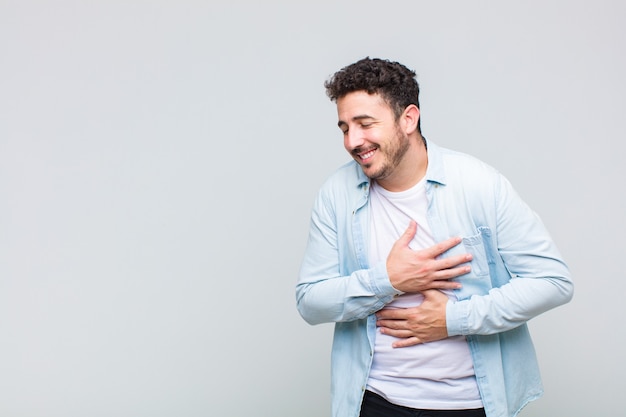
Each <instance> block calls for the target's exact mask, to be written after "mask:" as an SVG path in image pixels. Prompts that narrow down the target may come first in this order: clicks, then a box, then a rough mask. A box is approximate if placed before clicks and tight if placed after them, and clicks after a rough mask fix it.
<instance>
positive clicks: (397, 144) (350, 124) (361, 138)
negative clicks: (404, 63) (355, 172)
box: [337, 91, 411, 180]
mask: <svg viewBox="0 0 626 417" xmlns="http://www.w3.org/2000/svg"><path fill="white" fill-rule="evenodd" d="M337 113H338V116H339V122H338V123H337V124H338V125H339V128H340V129H341V131H342V132H343V144H344V147H345V148H346V151H348V153H349V154H350V155H351V156H352V158H354V160H355V161H356V162H358V163H359V164H360V165H361V168H362V169H363V172H364V173H365V175H367V176H368V177H369V178H371V179H373V180H385V179H389V177H390V176H391V175H392V174H393V173H394V172H395V171H396V170H397V169H398V167H399V166H400V164H401V162H402V160H403V157H404V156H405V155H406V152H407V150H408V149H409V147H410V146H411V142H410V140H409V137H408V136H407V135H406V133H404V132H402V130H401V129H400V126H399V125H398V123H397V121H396V118H395V116H394V113H393V111H392V110H391V107H390V106H389V105H388V104H387V103H386V102H385V101H384V100H383V99H382V97H380V96H379V95H378V94H368V93H367V92H365V91H356V92H353V93H349V94H347V95H345V96H344V97H342V98H340V99H338V100H337Z"/></svg>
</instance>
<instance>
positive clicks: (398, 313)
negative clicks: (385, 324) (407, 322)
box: [376, 307, 416, 320]
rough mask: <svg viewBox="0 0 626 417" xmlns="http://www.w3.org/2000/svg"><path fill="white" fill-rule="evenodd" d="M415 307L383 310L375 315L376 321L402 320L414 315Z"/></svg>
mask: <svg viewBox="0 0 626 417" xmlns="http://www.w3.org/2000/svg"><path fill="white" fill-rule="evenodd" d="M415 309H416V308H415V307H413V308H412V307H409V308H385V309H382V310H379V311H378V312H377V313H376V318H377V319H388V320H404V319H406V318H407V317H409V316H410V315H411V314H412V313H414V310H415Z"/></svg>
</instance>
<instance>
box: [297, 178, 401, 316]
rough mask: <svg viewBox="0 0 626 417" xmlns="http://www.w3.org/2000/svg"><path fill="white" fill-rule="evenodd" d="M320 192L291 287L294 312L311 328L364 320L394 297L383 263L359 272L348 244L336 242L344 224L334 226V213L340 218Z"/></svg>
mask: <svg viewBox="0 0 626 417" xmlns="http://www.w3.org/2000/svg"><path fill="white" fill-rule="evenodd" d="M324 191H325V190H322V191H321V192H320V193H319V194H318V197H317V199H316V201H315V204H314V206H313V211H312V214H311V224H310V230H309V238H308V242H307V247H306V250H305V254H304V259H303V261H302V266H301V269H300V277H299V280H298V283H297V285H296V302H297V307H298V311H299V312H300V314H301V316H302V317H303V318H304V319H305V320H306V321H307V322H308V323H310V324H319V323H325V322H340V321H350V320H356V319H360V318H364V317H367V316H368V315H369V314H371V313H373V312H375V311H377V310H379V309H380V308H382V307H383V306H384V305H385V304H387V303H388V302H389V301H391V300H392V299H393V297H394V296H395V295H396V294H398V293H399V292H398V291H397V290H396V289H394V288H393V287H392V286H391V283H390V282H389V278H388V276H387V271H386V270H385V266H384V264H382V263H381V264H379V265H375V266H374V267H372V268H369V269H362V268H361V267H360V265H359V264H360V262H359V260H357V259H356V253H353V252H355V251H354V250H353V249H352V248H351V246H352V245H348V244H347V242H343V241H340V239H344V240H345V239H347V238H346V236H345V235H346V231H345V230H339V229H340V227H344V226H343V225H341V226H338V215H344V214H343V213H339V214H336V213H335V207H334V205H333V204H332V198H331V196H330V195H328V194H327V193H325V192H324ZM345 216H347V215H345ZM341 220H342V219H339V223H341ZM340 261H341V264H340Z"/></svg>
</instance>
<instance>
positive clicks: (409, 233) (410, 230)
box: [396, 220, 417, 246]
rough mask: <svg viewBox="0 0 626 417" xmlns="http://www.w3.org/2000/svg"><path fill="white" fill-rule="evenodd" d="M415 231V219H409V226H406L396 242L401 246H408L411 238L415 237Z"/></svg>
mask: <svg viewBox="0 0 626 417" xmlns="http://www.w3.org/2000/svg"><path fill="white" fill-rule="evenodd" d="M415 233H417V222H415V220H411V221H410V222H409V227H407V228H406V230H405V231H404V233H402V235H401V236H400V237H399V238H398V240H397V241H396V243H398V244H401V245H403V246H409V243H411V240H413V238H414V237H415Z"/></svg>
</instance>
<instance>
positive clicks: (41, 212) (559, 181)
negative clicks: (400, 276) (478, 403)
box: [0, 0, 626, 417]
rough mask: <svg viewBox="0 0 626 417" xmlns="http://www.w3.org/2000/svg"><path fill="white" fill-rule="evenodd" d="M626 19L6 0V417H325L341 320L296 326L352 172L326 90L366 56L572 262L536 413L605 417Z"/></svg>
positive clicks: (1, 387)
mask: <svg viewBox="0 0 626 417" xmlns="http://www.w3.org/2000/svg"><path fill="white" fill-rule="evenodd" d="M216 3H217V4H216ZM383 4H384V5H383ZM625 18H626V6H625V5H624V3H623V2H619V1H595V2H591V1H565V0H562V1H538V0H533V1H525V2H500V1H473V2H468V1H448V2H432V1H391V2H379V1H356V0H351V1H343V2H342V1H337V2H330V1H316V2H308V3H307V4H304V3H302V2H292V1H286V0H284V1H266V2H253V1H248V2H245V1H228V2H226V1H221V2H211V1H203V2H201V1H164V0H161V1H139V0H130V1H110V0H109V1H105V0H102V1H90V2H87V1H85V2H80V1H56V2H46V1H40V2H38V1H32V0H22V1H19V0H15V1H11V0H1V1H0V339H1V340H0V416H3V417H4V416H7V417H22V416H23V417H56V416H59V417H61V416H62V417H79V416H80V417H83V416H90V417H98V416H107V417H109V416H118V417H138V416H146V417H147V416H149V417H159V416H167V417H170V416H184V417H193V416H209V415H222V416H233V417H239V416H247V415H256V416H267V417H276V416H285V417H286V416H298V417H319V416H328V415H329V413H328V408H329V394H328V382H329V370H328V367H329V364H328V361H329V351H330V343H331V332H332V326H331V325H321V326H316V327H311V326H308V325H307V324H305V323H304V321H302V320H301V319H300V317H299V316H298V314H297V312H296V310H295V302H294V294H293V286H294V283H295V280H296V275H297V271H298V267H299V263H300V259H301V256H302V251H303V249H304V244H305V241H306V233H307V227H308V216H309V209H310V207H311V204H312V199H313V196H314V194H315V192H316V191H317V188H318V187H319V186H320V184H321V182H322V181H323V180H324V178H326V176H327V175H328V174H330V172H331V171H332V170H333V169H335V167H336V166H337V165H339V164H340V163H343V162H344V161H346V160H348V155H347V154H345V151H344V150H343V146H342V139H341V135H340V132H339V130H338V129H337V127H336V114H335V108H334V105H333V104H332V103H331V102H329V101H328V100H327V99H326V97H325V95H324V91H323V86H322V84H323V81H324V80H325V79H326V78H327V77H328V76H329V75H330V74H332V73H333V72H334V71H335V70H337V69H339V68H340V67H342V66H344V65H347V64H349V63H351V62H353V61H355V60H357V59H359V58H362V57H364V56H371V57H383V58H390V59H393V60H398V61H400V62H403V63H405V64H406V65H408V66H409V67H411V68H414V69H415V70H416V71H417V73H418V79H419V81H420V83H421V86H422V90H423V94H422V103H421V104H422V129H423V132H424V133H425V135H426V136H427V137H428V138H429V139H430V140H432V141H435V142H437V143H439V144H440V145H443V146H447V147H451V148H456V149H459V150H462V151H466V152H469V153H472V154H474V155H475V156H478V157H479V158H481V159H483V160H485V161H487V162H489V163H491V164H492V165H494V166H495V167H497V168H498V169H499V170H501V171H502V172H503V173H504V174H505V175H506V176H507V177H509V179H510V180H511V181H512V182H513V184H514V185H515V186H516V188H517V189H518V191H519V192H520V194H521V195H522V196H523V197H524V198H525V199H526V200H527V201H528V202H529V203H530V204H531V205H532V206H533V207H534V208H535V210H536V211H537V212H538V213H539V214H540V215H541V217H542V219H543V220H544V222H545V223H546V224H547V226H548V228H549V229H550V230H551V232H552V234H553V236H554V238H555V240H556V241H557V243H558V245H559V247H560V248H561V251H562V252H563V254H564V256H565V258H566V259H567V260H568V261H569V263H570V266H571V269H572V271H573V274H574V277H575V281H576V284H577V287H576V295H575V298H574V300H573V301H572V303H570V304H568V305H566V306H563V307H560V308H558V309H556V310H553V311H551V312H549V313H547V314H545V315H544V316H541V317H539V318H537V319H534V320H532V321H531V323H530V326H531V331H532V332H533V335H534V339H535V342H536V347H537V351H538V355H539V359H540V363H541V366H542V370H543V376H544V382H545V387H546V395H545V396H544V397H543V398H542V399H541V400H539V401H538V402H535V403H533V404H532V405H530V406H529V407H527V408H526V409H525V410H524V412H522V416H523V417H539V416H557V415H567V416H572V417H578V416H580V417H582V416H588V415H597V416H607V415H615V411H614V410H615V409H621V408H620V406H621V398H620V396H619V393H618V387H619V386H620V384H619V383H618V381H620V380H621V377H622V376H623V375H624V373H626V369H625V361H624V360H623V354H622V351H623V345H624V324H623V320H622V319H621V318H622V317H623V314H622V308H621V304H622V301H621V300H620V298H621V297H622V295H623V294H624V293H625V292H626V284H625V278H624V273H623V270H622V269H623V268H621V267H618V266H619V265H620V264H621V263H622V259H623V254H622V246H623V245H622V244H620V242H621V241H622V240H623V236H624V235H625V234H626V227H625V225H626V222H625V220H624V213H625V212H626V207H625V204H624V200H623V197H622V196H621V194H622V193H623V191H624V185H623V182H624V179H625V178H626V172H625V171H626V168H625V164H624V161H623V159H624V158H623V155H624V151H623V143H622V142H623V140H624V128H623V123H624V114H625V113H626V99H625V97H626V83H625V82H624V78H623V77H624V76H623V74H625V73H626V60H625V58H624V50H625V47H626V39H625V38H626V36H625V35H624V28H623V22H624V21H625ZM616 297H617V298H616Z"/></svg>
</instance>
